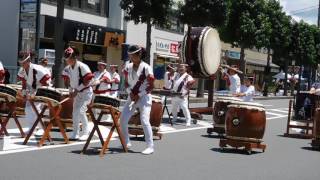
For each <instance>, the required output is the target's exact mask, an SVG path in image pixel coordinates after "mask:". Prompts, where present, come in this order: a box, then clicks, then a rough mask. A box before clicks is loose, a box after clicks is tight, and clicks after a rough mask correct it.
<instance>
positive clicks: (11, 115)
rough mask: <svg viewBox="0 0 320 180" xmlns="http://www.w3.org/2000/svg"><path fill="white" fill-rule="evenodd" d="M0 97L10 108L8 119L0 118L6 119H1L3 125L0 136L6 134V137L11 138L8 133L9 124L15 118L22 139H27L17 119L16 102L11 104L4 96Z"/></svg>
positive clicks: (0, 122)
mask: <svg viewBox="0 0 320 180" xmlns="http://www.w3.org/2000/svg"><path fill="white" fill-rule="evenodd" d="M0 97H1V98H2V99H4V100H5V102H3V103H4V104H6V105H7V106H8V108H9V111H8V115H7V116H6V117H1V116H0V118H4V119H0V124H1V129H0V136H1V135H2V134H5V135H6V136H9V133H8V131H7V124H8V122H9V120H10V119H11V118H13V119H14V121H15V123H16V125H17V127H18V129H19V131H20V134H21V137H25V134H24V132H23V129H22V127H21V124H20V122H19V121H18V117H17V113H16V108H17V105H16V102H10V101H9V100H8V97H6V96H3V95H0Z"/></svg>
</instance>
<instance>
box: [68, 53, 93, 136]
mask: <svg viewBox="0 0 320 180" xmlns="http://www.w3.org/2000/svg"><path fill="white" fill-rule="evenodd" d="M78 55H79V51H78V50H77V49H76V48H73V47H69V48H67V49H66V50H65V53H64V57H65V59H66V61H67V63H68V66H67V67H66V68H65V69H64V71H66V72H63V73H62V74H63V75H65V77H64V79H69V82H70V88H69V92H70V97H72V98H74V100H73V111H72V120H73V134H72V136H71V137H70V139H71V140H80V141H85V140H87V139H88V136H89V129H88V118H87V114H86V112H87V106H88V105H89V104H90V102H91V100H92V95H93V90H92V87H91V84H92V82H93V74H92V73H91V71H90V69H89V67H88V66H87V65H86V64H84V63H82V62H80V61H78V60H77V57H78ZM80 122H81V123H82V131H83V135H82V136H81V137H80Z"/></svg>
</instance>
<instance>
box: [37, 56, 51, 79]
mask: <svg viewBox="0 0 320 180" xmlns="http://www.w3.org/2000/svg"><path fill="white" fill-rule="evenodd" d="M40 65H41V66H43V67H44V68H45V69H46V70H47V71H48V73H49V74H50V76H52V68H51V67H49V66H48V59H47V58H46V57H44V58H40Z"/></svg>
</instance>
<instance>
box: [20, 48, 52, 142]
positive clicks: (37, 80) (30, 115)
mask: <svg viewBox="0 0 320 180" xmlns="http://www.w3.org/2000/svg"><path fill="white" fill-rule="evenodd" d="M19 63H20V66H21V68H20V70H19V72H18V77H17V78H18V80H20V81H22V95H23V96H24V97H25V98H26V107H25V114H26V116H25V119H26V121H27V122H28V128H29V130H30V129H31V128H32V126H33V124H34V122H35V121H36V119H37V114H36V112H34V110H33V108H32V106H31V104H30V101H29V100H30V98H31V97H32V96H34V95H35V93H36V91H37V89H38V88H39V87H41V86H49V84H50V81H51V77H50V75H49V73H48V72H47V70H46V69H45V68H44V67H42V66H40V65H37V64H33V63H31V55H30V54H28V55H26V56H23V57H22V59H21V60H19ZM35 106H36V108H37V110H38V111H40V109H41V104H40V103H35ZM43 132H44V131H43V129H38V128H37V129H36V133H35V135H38V136H41V135H42V134H43Z"/></svg>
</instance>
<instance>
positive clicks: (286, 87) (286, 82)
mask: <svg viewBox="0 0 320 180" xmlns="http://www.w3.org/2000/svg"><path fill="white" fill-rule="evenodd" d="M284 61H285V62H284V83H283V84H284V89H283V95H284V96H287V95H288V63H289V60H288V59H285V60H284Z"/></svg>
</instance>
